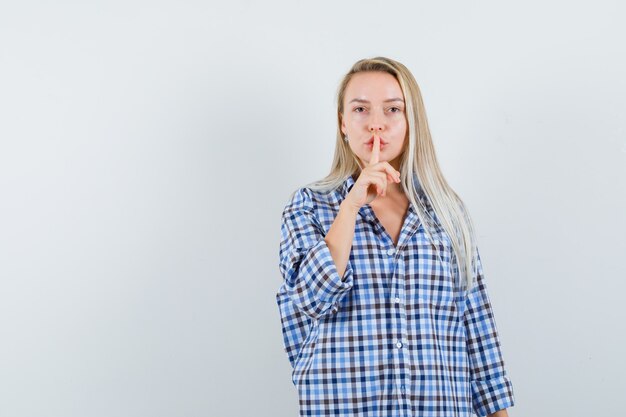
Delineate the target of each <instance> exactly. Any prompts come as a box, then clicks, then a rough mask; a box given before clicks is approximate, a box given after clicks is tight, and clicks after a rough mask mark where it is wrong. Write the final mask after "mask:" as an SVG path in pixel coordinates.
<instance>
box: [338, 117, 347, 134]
mask: <svg viewBox="0 0 626 417" xmlns="http://www.w3.org/2000/svg"><path fill="white" fill-rule="evenodd" d="M339 119H341V132H342V133H343V134H344V135H345V134H346V122H344V121H343V117H342V116H341V114H339Z"/></svg>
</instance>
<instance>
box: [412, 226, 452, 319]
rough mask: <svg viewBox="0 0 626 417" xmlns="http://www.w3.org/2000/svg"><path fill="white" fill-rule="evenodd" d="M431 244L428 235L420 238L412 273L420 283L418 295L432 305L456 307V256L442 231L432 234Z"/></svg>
mask: <svg viewBox="0 0 626 417" xmlns="http://www.w3.org/2000/svg"><path fill="white" fill-rule="evenodd" d="M432 237H433V241H432V242H431V241H430V240H429V239H428V236H426V234H425V233H421V234H420V236H419V237H418V239H417V242H416V244H417V254H416V255H417V256H416V258H417V259H415V260H413V262H412V268H411V269H412V270H413V271H415V272H416V273H415V275H414V278H415V280H416V284H417V288H416V291H417V296H418V298H421V299H422V301H423V302H426V303H429V304H432V305H433V306H441V307H448V308H451V307H453V304H454V303H455V299H456V296H457V291H456V290H457V285H456V277H455V272H454V271H455V269H454V267H453V262H455V259H456V257H455V256H454V251H453V248H452V242H451V241H450V239H449V238H448V236H447V234H446V233H445V232H443V231H442V230H437V231H436V232H434V233H433V234H432Z"/></svg>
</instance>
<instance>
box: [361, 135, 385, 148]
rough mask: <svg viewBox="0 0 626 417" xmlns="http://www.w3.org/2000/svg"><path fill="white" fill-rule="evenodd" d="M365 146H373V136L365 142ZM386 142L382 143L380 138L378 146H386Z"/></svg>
mask: <svg viewBox="0 0 626 417" xmlns="http://www.w3.org/2000/svg"><path fill="white" fill-rule="evenodd" d="M365 144H366V145H368V146H373V145H374V136H372V137H371V138H370V139H369V140H368V141H367V142H365ZM386 144H387V142H386V141H384V140H383V139H382V138H380V146H382V145H386Z"/></svg>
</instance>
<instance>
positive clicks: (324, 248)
mask: <svg viewBox="0 0 626 417" xmlns="http://www.w3.org/2000/svg"><path fill="white" fill-rule="evenodd" d="M307 257H309V258H310V259H311V261H312V262H313V263H314V266H315V271H314V272H315V273H314V274H313V275H312V276H313V278H314V279H313V282H312V283H311V285H312V286H313V287H314V288H316V289H317V290H318V291H317V294H318V300H319V301H321V302H325V303H328V304H335V303H336V302H337V301H338V300H339V299H340V298H341V297H342V296H343V295H344V293H345V292H347V291H348V290H350V289H351V288H352V285H353V273H354V272H353V270H352V265H350V262H348V263H347V265H346V269H345V271H344V273H343V276H339V272H338V271H337V266H336V265H335V261H334V260H333V257H332V255H331V254H330V249H329V248H328V245H327V244H326V241H325V240H324V239H320V240H319V242H318V243H316V244H315V245H314V246H313V247H312V248H311V250H310V251H309V253H308V255H307Z"/></svg>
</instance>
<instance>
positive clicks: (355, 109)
mask: <svg viewBox="0 0 626 417" xmlns="http://www.w3.org/2000/svg"><path fill="white" fill-rule="evenodd" d="M362 108H363V107H355V108H354V111H356V112H357V113H361V112H360V111H357V110H358V109H362Z"/></svg>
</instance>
